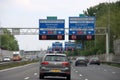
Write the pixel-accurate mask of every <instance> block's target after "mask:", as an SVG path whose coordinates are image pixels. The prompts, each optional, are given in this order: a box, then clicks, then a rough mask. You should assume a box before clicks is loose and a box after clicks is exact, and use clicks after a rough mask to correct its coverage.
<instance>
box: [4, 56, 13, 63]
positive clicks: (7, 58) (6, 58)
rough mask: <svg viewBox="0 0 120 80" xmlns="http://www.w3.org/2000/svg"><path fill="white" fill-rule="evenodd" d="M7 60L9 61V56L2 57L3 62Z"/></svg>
mask: <svg viewBox="0 0 120 80" xmlns="http://www.w3.org/2000/svg"><path fill="white" fill-rule="evenodd" d="M9 61H11V58H10V57H4V58H3V62H9Z"/></svg>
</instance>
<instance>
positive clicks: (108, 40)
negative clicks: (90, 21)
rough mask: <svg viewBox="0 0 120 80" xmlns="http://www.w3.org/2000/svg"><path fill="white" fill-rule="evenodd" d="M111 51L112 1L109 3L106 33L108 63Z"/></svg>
mask: <svg viewBox="0 0 120 80" xmlns="http://www.w3.org/2000/svg"><path fill="white" fill-rule="evenodd" d="M109 49H110V0H109V3H108V26H107V33H106V61H109Z"/></svg>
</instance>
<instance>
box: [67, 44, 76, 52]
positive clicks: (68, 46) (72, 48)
mask: <svg viewBox="0 0 120 80" xmlns="http://www.w3.org/2000/svg"><path fill="white" fill-rule="evenodd" d="M74 49H75V43H74V42H65V50H66V51H71V50H72V51H74Z"/></svg>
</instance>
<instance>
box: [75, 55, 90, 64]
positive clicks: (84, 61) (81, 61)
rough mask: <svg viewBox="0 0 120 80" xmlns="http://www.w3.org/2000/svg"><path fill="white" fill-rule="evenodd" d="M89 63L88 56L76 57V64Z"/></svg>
mask: <svg viewBox="0 0 120 80" xmlns="http://www.w3.org/2000/svg"><path fill="white" fill-rule="evenodd" d="M87 63H88V61H87V59H86V57H84V56H81V57H78V58H76V61H75V66H80V65H84V66H87Z"/></svg>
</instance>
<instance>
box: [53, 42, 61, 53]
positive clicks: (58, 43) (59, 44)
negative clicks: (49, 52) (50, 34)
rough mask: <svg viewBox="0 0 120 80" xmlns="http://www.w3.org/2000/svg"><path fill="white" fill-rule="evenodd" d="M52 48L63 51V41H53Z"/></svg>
mask: <svg viewBox="0 0 120 80" xmlns="http://www.w3.org/2000/svg"><path fill="white" fill-rule="evenodd" d="M52 49H53V51H58V52H62V49H63V47H62V43H60V42H55V43H52Z"/></svg>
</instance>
